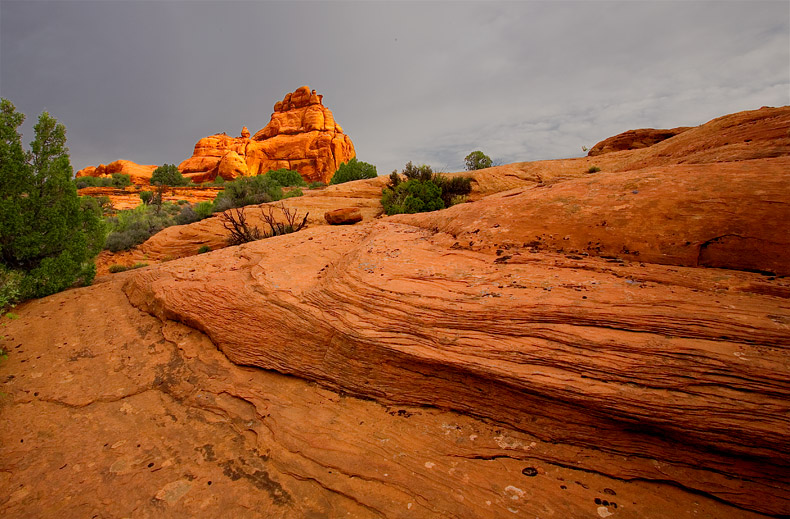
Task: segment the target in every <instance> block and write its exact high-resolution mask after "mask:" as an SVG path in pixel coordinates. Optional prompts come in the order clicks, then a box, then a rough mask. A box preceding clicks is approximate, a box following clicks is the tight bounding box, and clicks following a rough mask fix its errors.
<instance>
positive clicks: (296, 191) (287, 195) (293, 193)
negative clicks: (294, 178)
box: [283, 187, 304, 198]
mask: <svg viewBox="0 0 790 519" xmlns="http://www.w3.org/2000/svg"><path fill="white" fill-rule="evenodd" d="M302 195H304V193H303V192H302V190H301V188H298V187H297V188H296V189H291V190H290V191H288V192H287V193H285V194H283V198H293V197H295V196H302Z"/></svg>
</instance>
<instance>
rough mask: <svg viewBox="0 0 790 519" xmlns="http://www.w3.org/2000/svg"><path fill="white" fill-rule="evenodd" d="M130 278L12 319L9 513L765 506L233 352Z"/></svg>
mask: <svg viewBox="0 0 790 519" xmlns="http://www.w3.org/2000/svg"><path fill="white" fill-rule="evenodd" d="M128 276H129V274H128V273H124V274H118V275H116V276H115V277H113V278H111V281H109V282H99V283H98V284H96V285H94V286H92V287H88V288H84V289H77V290H70V291H67V292H63V293H61V294H56V295H54V296H51V297H48V298H44V299H39V300H36V301H31V302H29V303H26V304H24V305H21V306H20V307H18V308H16V309H15V310H14V311H15V313H17V314H18V315H19V319H15V320H8V319H4V322H5V323H6V324H7V326H4V327H3V334H4V335H5V336H6V342H4V343H3V344H4V346H5V347H7V348H8V349H10V350H11V352H10V355H9V357H8V358H7V359H5V360H4V361H3V363H2V364H0V381H2V383H3V400H2V402H3V405H2V406H0V487H2V488H3V489H6V490H7V491H6V492H4V493H3V494H2V495H0V508H2V510H3V517H7V518H23V517H52V516H60V517H83V516H85V515H97V514H98V515H103V516H109V517H138V516H139V517H234V518H242V519H246V518H256V517H261V516H266V517H283V518H294V519H296V518H305V517H354V518H360V519H368V518H371V519H372V518H381V517H392V518H410V517H459V518H466V517H469V518H472V517H474V518H495V517H511V516H516V517H520V516H526V517H536V516H537V517H563V518H565V517H567V518H575V517H603V516H605V515H607V514H613V516H612V517H617V518H626V519H635V518H639V519H664V518H666V517H673V518H678V519H680V518H683V519H700V518H703V519H714V518H715V519H727V518H732V519H736V518H737V519H758V518H760V517H764V516H762V515H760V514H757V513H753V512H749V511H746V510H743V509H739V508H735V507H732V506H728V505H727V504H725V503H723V502H721V501H717V500H714V499H711V498H709V497H707V496H703V495H700V494H692V493H689V492H688V491H686V490H684V489H682V488H680V487H677V486H673V485H668V484H666V483H661V482H658V483H656V482H649V481H644V480H639V479H634V480H624V479H616V478H612V477H608V476H605V475H603V474H601V473H599V472H593V471H585V470H579V469H574V468H571V467H568V466H565V464H564V461H563V460H565V459H568V458H569V457H573V456H581V455H584V459H585V462H586V463H587V464H589V465H590V466H593V467H596V469H597V466H598V465H600V464H603V463H606V462H607V458H606V457H605V456H601V455H600V454H599V453H597V452H595V451H592V450H588V451H584V452H581V451H579V450H578V449H577V448H573V447H571V446H567V445H562V444H556V443H551V442H546V441H543V440H541V439H540V438H537V437H535V436H532V435H529V434H527V433H524V432H522V431H518V430H514V429H512V428H508V427H506V426H504V425H502V424H496V423H487V422H485V421H482V420H478V419H475V418H472V417H469V416H465V415H462V414H458V413H453V412H448V411H442V410H438V409H435V408H424V407H422V408H420V407H410V406H386V405H383V404H380V403H377V402H375V401H372V400H360V399H357V398H353V397H351V396H349V395H348V394H338V393H335V392H332V391H328V390H326V389H323V388H321V387H319V386H317V385H316V384H313V383H310V382H308V381H305V380H300V379H298V378H295V377H287V376H284V375H280V374H278V373H275V372H272V371H266V370H258V369H250V368H248V367H242V366H237V365H235V364H233V363H231V362H230V361H229V360H228V359H227V358H226V357H225V356H224V355H223V354H222V353H221V352H220V351H218V350H217V349H216V348H215V347H214V346H213V344H211V342H210V341H209V340H208V338H207V337H206V336H205V335H203V334H201V333H199V332H197V331H195V330H193V329H190V328H188V327H186V326H184V325H181V324H178V323H174V322H172V321H168V322H164V323H163V322H160V321H159V320H158V319H156V318H155V317H152V316H150V315H148V314H146V313H144V312H141V311H139V310H136V309H134V308H133V307H132V306H131V305H130V304H129V302H128V300H127V298H126V297H125V295H124V294H123V292H122V291H121V289H120V286H121V285H122V284H123V283H124V280H125V278H128ZM108 315H111V316H113V319H112V320H108V319H107V316H108ZM623 461H625V460H621V462H623ZM86 489H87V490H86Z"/></svg>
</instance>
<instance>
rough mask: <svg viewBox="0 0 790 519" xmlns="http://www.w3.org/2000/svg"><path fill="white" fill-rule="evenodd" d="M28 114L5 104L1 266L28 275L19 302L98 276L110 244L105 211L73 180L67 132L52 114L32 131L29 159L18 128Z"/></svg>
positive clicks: (1, 115) (0, 126)
mask: <svg viewBox="0 0 790 519" xmlns="http://www.w3.org/2000/svg"><path fill="white" fill-rule="evenodd" d="M22 121H24V115H22V114H19V113H17V112H16V108H15V107H14V105H13V104H12V103H11V102H9V101H8V100H6V99H3V100H2V101H1V102H0V260H1V261H2V267H3V268H4V269H6V270H10V271H16V272H20V273H22V274H23V278H22V281H21V297H22V298H23V299H25V298H29V297H42V296H46V295H49V294H53V293H55V292H58V291H60V290H63V289H64V288H68V287H69V286H72V285H74V284H75V283H77V282H79V283H82V284H90V283H91V281H92V280H93V277H94V276H95V274H96V265H95V264H94V263H93V258H94V257H95V256H96V255H97V254H98V253H99V251H100V250H101V248H102V246H103V244H104V225H103V222H102V220H101V209H100V208H99V206H98V203H97V202H96V201H95V200H93V199H85V198H83V199H80V197H79V196H78V195H77V188H76V185H75V183H74V181H73V180H72V178H71V177H72V174H73V171H72V168H71V162H70V160H69V155H68V148H66V128H65V127H64V126H63V125H62V124H59V123H58V122H57V121H56V120H55V119H54V118H52V117H50V115H49V114H48V113H47V112H44V113H42V114H41V116H40V117H39V119H38V123H37V124H36V125H35V127H34V131H35V139H34V140H33V142H31V144H30V152H25V151H24V149H23V148H22V142H21V136H20V134H19V131H18V128H19V126H20V125H21V124H22Z"/></svg>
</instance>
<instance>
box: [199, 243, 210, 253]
mask: <svg viewBox="0 0 790 519" xmlns="http://www.w3.org/2000/svg"><path fill="white" fill-rule="evenodd" d="M207 252H211V247H209V246H208V245H201V246H200V248H199V249H198V254H205V253H207Z"/></svg>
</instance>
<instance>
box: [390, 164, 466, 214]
mask: <svg viewBox="0 0 790 519" xmlns="http://www.w3.org/2000/svg"><path fill="white" fill-rule="evenodd" d="M403 175H404V176H405V177H406V179H407V180H406V181H402V180H401V177H400V175H398V172H397V171H393V172H392V174H390V181H389V184H388V185H387V187H385V188H384V189H383V190H382V193H381V204H382V205H383V206H384V211H385V212H386V214H388V215H393V214H401V213H422V212H426V211H436V210H438V209H444V208H445V207H450V206H451V205H453V203H458V201H459V200H463V201H465V200H466V198H465V197H467V196H468V195H469V193H471V192H472V182H474V181H475V180H474V179H473V178H472V177H448V176H445V175H442V174H441V173H434V172H433V169H431V167H430V166H428V165H425V164H423V165H421V166H415V165H414V164H412V163H411V162H408V163H407V164H406V167H405V168H403Z"/></svg>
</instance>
